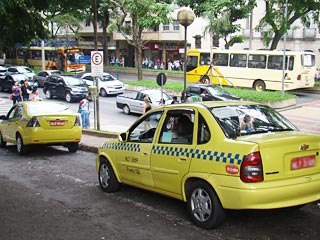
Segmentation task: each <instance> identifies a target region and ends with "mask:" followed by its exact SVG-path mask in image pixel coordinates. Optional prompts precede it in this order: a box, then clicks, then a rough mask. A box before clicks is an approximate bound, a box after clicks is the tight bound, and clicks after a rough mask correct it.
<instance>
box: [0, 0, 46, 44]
mask: <svg viewBox="0 0 320 240" xmlns="http://www.w3.org/2000/svg"><path fill="white" fill-rule="evenodd" d="M49 2H50V1H49V0H43V1H42V0H20V1H16V0H2V1H0V22H1V24H0V32H1V38H0V48H4V47H13V46H14V45H15V44H16V43H26V42H29V41H30V40H31V39H34V38H44V37H45V36H46V35H47V31H46V28H45V26H44V24H43V23H44V19H43V17H42V16H41V14H40V12H41V11H42V10H44V9H46V8H47V7H48V5H49Z"/></svg>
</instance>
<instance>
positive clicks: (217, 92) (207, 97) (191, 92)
mask: <svg viewBox="0 0 320 240" xmlns="http://www.w3.org/2000/svg"><path fill="white" fill-rule="evenodd" d="M186 96H187V98H188V97H192V96H197V97H201V98H202V101H227V100H240V98H239V97H237V96H233V95H231V94H230V93H228V92H227V91H226V90H224V89H223V88H222V87H220V86H217V85H213V84H194V85H191V86H188V87H187V88H186Z"/></svg>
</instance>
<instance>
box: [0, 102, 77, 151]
mask: <svg viewBox="0 0 320 240" xmlns="http://www.w3.org/2000/svg"><path fill="white" fill-rule="evenodd" d="M0 119H1V120H2V121H1V123H0V147H6V144H7V143H13V144H16V145H17V151H18V153H19V154H25V153H26V152H27V151H28V149H29V148H30V147H31V146H33V145H63V146H65V147H67V148H68V150H69V151H70V152H76V151H77V150H78V148H79V142H80V140H81V133H82V130H81V124H80V118H79V116H78V114H76V113H72V111H71V110H70V109H69V108H68V107H67V106H66V105H65V104H63V103H58V102H53V101H26V102H19V103H18V104H15V105H14V106H13V107H12V108H11V109H10V110H9V112H8V114H7V115H6V116H5V115H2V116H0Z"/></svg>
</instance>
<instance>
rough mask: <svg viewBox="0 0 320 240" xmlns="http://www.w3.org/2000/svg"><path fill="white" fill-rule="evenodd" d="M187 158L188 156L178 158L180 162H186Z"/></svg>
mask: <svg viewBox="0 0 320 240" xmlns="http://www.w3.org/2000/svg"><path fill="white" fill-rule="evenodd" d="M186 161H187V159H186V158H178V162H186Z"/></svg>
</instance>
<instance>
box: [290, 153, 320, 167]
mask: <svg viewBox="0 0 320 240" xmlns="http://www.w3.org/2000/svg"><path fill="white" fill-rule="evenodd" d="M315 165H316V156H315V155H310V156H304V157H297V158H292V159H291V170H296V169H301V168H309V167H314V166H315Z"/></svg>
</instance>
